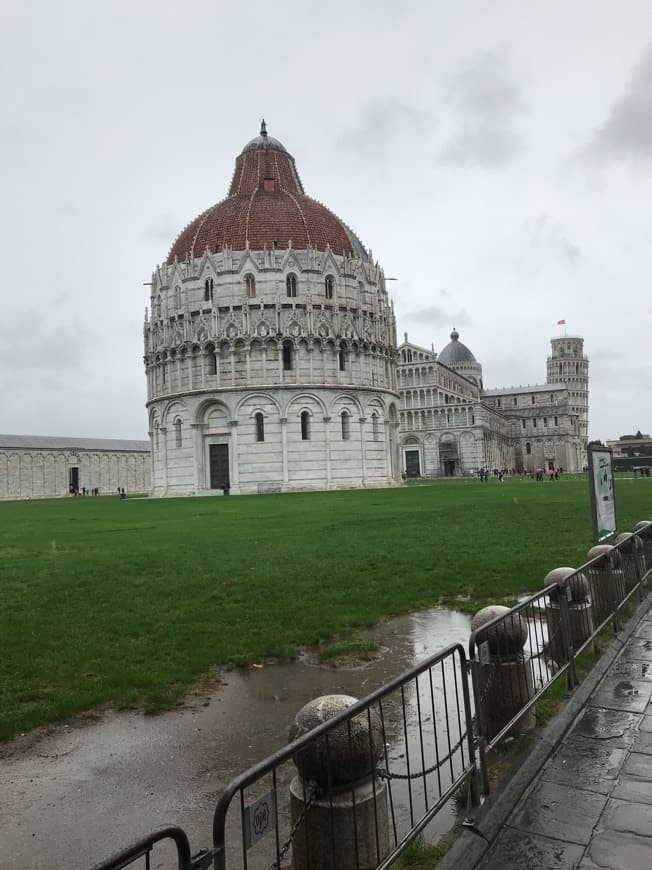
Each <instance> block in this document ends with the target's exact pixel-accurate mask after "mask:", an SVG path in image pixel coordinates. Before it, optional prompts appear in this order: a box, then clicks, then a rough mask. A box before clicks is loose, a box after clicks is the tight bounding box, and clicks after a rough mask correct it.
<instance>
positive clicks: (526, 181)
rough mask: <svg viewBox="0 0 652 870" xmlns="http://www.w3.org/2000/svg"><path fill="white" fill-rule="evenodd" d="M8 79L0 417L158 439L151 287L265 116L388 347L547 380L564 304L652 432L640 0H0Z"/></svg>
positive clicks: (597, 386) (632, 417)
mask: <svg viewBox="0 0 652 870" xmlns="http://www.w3.org/2000/svg"><path fill="white" fill-rule="evenodd" d="M0 96H1V100H0V105H1V106H2V110H1V112H0V143H1V153H2V160H1V161H0V233H1V234H0V238H1V239H2V247H1V250H2V263H3V269H2V279H1V280H2V302H3V311H2V318H1V319H0V391H1V393H2V403H1V405H0V432H6V433H21V434H41V435H77V436H98V437H100V436H104V437H130V438H143V437H146V429H147V424H146V414H145V407H144V405H145V376H144V370H143V364H142V355H143V347H142V321H143V314H144V309H145V306H146V305H147V304H148V288H147V287H146V286H144V285H143V282H147V281H149V280H150V275H151V272H152V270H153V268H154V266H155V265H156V264H157V263H159V262H162V261H164V260H165V258H166V256H167V252H168V250H169V248H170V246H171V244H172V242H173V240H174V238H175V236H176V235H177V234H178V233H179V232H180V231H181V229H182V228H183V227H184V226H185V225H186V224H187V223H188V222H189V221H190V220H191V219H192V218H193V217H195V215H197V214H198V213H199V212H201V211H203V210H204V209H205V208H206V207H207V206H209V205H211V204H212V203H214V202H217V201H218V200H220V199H222V197H223V196H224V195H225V193H226V191H227V188H228V185H229V182H230V179H231V174H232V171H233V166H234V161H235V157H236V155H237V154H238V153H239V152H240V150H241V149H242V147H243V146H244V144H245V143H246V142H247V141H248V140H249V139H251V138H252V137H253V136H255V135H257V133H258V128H259V125H260V119H261V117H265V119H266V121H267V125H268V129H269V132H270V135H272V136H274V137H276V138H278V139H280V141H281V142H283V144H284V145H285V146H286V148H287V149H288V150H289V151H290V153H291V154H293V155H294V157H295V159H296V162H297V167H298V169H299V173H300V175H301V178H302V180H303V183H304V186H305V188H306V192H307V193H308V194H310V195H311V196H313V197H315V198H316V199H319V200H321V201H322V202H324V203H325V204H327V205H328V206H329V207H330V208H331V209H332V210H333V211H335V212H336V213H337V214H338V215H339V216H340V217H341V218H343V219H344V220H345V221H346V222H347V223H348V224H349V225H350V226H351V227H352V228H353V229H354V230H355V231H356V232H357V234H358V235H359V236H360V238H361V239H362V241H363V242H364V244H365V245H367V246H368V247H370V248H371V249H372V250H373V253H374V256H375V257H377V258H378V259H379V261H380V262H381V264H382V265H383V267H384V269H385V273H386V275H388V276H391V277H395V278H397V279H398V280H397V281H394V282H392V283H391V284H390V285H389V287H390V291H391V293H392V294H393V297H394V301H395V307H396V313H397V317H398V330H399V340H400V339H401V338H402V334H403V332H408V333H409V337H410V340H412V341H415V342H417V343H418V344H422V345H424V346H427V347H430V345H431V344H434V347H435V350H440V349H441V348H442V347H443V346H444V345H445V344H446V343H447V342H448V335H449V333H450V331H451V328H452V327H453V326H456V327H457V328H458V330H459V332H460V337H461V340H462V341H463V342H464V343H465V344H467V345H468V346H469V347H470V348H471V350H472V351H473V352H474V354H475V356H476V358H477V359H478V360H479V361H480V362H481V363H482V365H483V371H484V382H485V385H486V386H487V387H498V386H510V385H512V384H528V383H542V382H545V376H546V365H545V363H546V356H547V355H548V353H549V350H550V344H549V340H550V337H551V336H553V335H558V334H560V328H559V327H557V326H556V323H557V321H558V320H561V319H565V320H566V323H567V329H568V333H569V334H579V335H582V336H584V339H585V351H586V353H587V354H588V356H589V358H590V361H591V363H590V377H591V381H590V397H589V401H590V436H591V437H594V438H596V437H597V438H602V439H605V438H613V437H618V436H619V435H621V434H623V433H629V432H634V431H636V430H637V429H639V428H640V429H641V430H643V431H644V432H651V431H652V400H651V389H650V385H651V384H652V316H651V315H652V301H651V300H652V295H651V292H650V291H651V276H652V242H651V231H652V214H651V212H652V3H650V2H649V0H620V2H616V0H613V2H609V0H572V2H568V0H546V2H539V0H528V2H523V0H513V2H509V0H487V2H482V3H479V2H477V0H457V2H455V3H454V4H453V3H451V2H448V0H446V2H445V0H423V2H409V0H404V2H403V3H397V2H392V3H389V2H384V0H373V2H367V0H364V2H351V0H347V2H341V0H331V2H329V3H326V4H324V3H320V4H311V3H309V2H308V3H307V2H305V0H304V2H289V0H287V2H286V0H276V2H275V3H269V2H257V0H249V2H248V3H247V4H244V5H243V4H236V3H232V2H229V3H224V2H218V0H213V2H204V0H185V2H183V3H182V2H180V0H176V2H168V0H156V2H153V0H152V2H139V0H129V2H122V0H110V2H107V3H97V2H89V0H59V2H57V3H54V2H51V0H44V2H34V0H0Z"/></svg>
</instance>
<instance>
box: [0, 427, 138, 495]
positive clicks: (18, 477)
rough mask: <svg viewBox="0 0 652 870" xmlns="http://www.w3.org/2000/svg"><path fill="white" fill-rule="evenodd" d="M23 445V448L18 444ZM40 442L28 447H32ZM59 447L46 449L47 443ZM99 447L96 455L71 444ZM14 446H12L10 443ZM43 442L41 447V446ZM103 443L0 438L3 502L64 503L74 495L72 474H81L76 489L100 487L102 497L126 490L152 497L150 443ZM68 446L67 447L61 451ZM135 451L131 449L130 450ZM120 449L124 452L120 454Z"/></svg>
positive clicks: (0, 492) (0, 475)
mask: <svg viewBox="0 0 652 870" xmlns="http://www.w3.org/2000/svg"><path fill="white" fill-rule="evenodd" d="M18 441H22V442H23V443H22V444H21V445H20V446H19V445H18V444H16V442H18ZM31 441H33V442H37V443H35V444H33V445H30V442H31ZM48 441H54V442H58V443H59V444H60V445H61V446H57V447H54V446H48V445H47V443H42V442H48ZM93 441H96V442H97V443H98V445H102V446H101V447H98V448H96V449H91V448H90V447H89V446H86V447H80V446H78V445H76V444H74V443H73V442H83V443H86V444H88V443H89V442H93ZM12 442H13V443H12ZM38 442H41V443H38ZM111 443H112V442H111V441H106V440H101V439H55V438H52V439H48V438H34V439H30V438H29V436H13V437H8V436H0V500H9V499H30V498H61V497H63V496H66V495H69V494H70V484H71V480H72V473H73V472H72V469H75V468H76V469H78V472H77V481H78V484H77V485H78V487H79V489H80V490H81V488H82V487H86V488H87V489H93V488H95V487H99V489H100V493H101V494H106V493H111V492H115V491H116V490H117V488H118V487H119V486H120V487H124V488H125V490H126V491H127V492H149V490H150V486H151V460H150V452H149V444H148V442H146V441H144V442H121V441H116V442H113V443H115V444H116V448H114V449H110V448H107V446H106V445H107V444H109V445H110V444H111ZM64 444H67V445H68V446H67V447H65V446H63V445H64ZM128 444H130V445H137V446H134V447H132V448H129V447H127V446H126V445H128ZM117 445H120V446H122V448H123V449H120V448H119V447H118V446H117Z"/></svg>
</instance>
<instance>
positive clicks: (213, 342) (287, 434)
mask: <svg viewBox="0 0 652 870" xmlns="http://www.w3.org/2000/svg"><path fill="white" fill-rule="evenodd" d="M144 343H145V358H144V359H145V369H146V374H147V407H148V414H149V430H150V438H151V444H152V491H153V494H154V495H159V496H162V495H190V494H210V493H216V494H221V493H225V492H226V493H232V494H238V493H257V492H284V491H292V490H308V489H336V488H340V487H342V488H343V487H364V486H383V485H389V484H393V483H395V482H396V481H397V480H400V472H401V468H400V464H399V458H398V450H399V446H398V422H399V415H398V393H397V382H396V322H395V318H394V312H393V307H392V304H391V302H390V300H389V298H388V294H387V290H386V286H385V277H384V273H383V270H382V269H381V267H380V266H379V264H378V262H376V261H375V260H374V258H373V257H372V255H371V252H370V251H367V250H366V249H365V247H364V246H363V245H362V243H361V242H360V240H359V239H358V238H357V237H356V235H355V234H354V233H353V232H352V231H351V229H350V228H349V227H348V226H347V225H346V224H345V223H344V222H343V221H342V220H340V219H339V218H338V217H337V216H336V215H335V214H334V213H333V212H332V211H330V210H329V209H328V208H326V207H325V206H324V205H322V204H321V203H319V202H317V201H316V200H314V199H312V198H311V197H309V196H307V195H306V193H305V191H304V188H303V184H302V183H301V179H300V177H299V174H298V172H297V168H296V165H295V161H294V158H293V157H292V156H291V155H290V154H289V152H288V151H287V150H286V148H285V147H284V146H283V145H282V144H281V143H280V142H279V141H278V140H277V139H274V138H272V137H271V136H269V135H268V133H267V130H266V127H265V124H264V122H263V125H262V127H261V130H260V135H259V136H257V137H256V138H254V139H252V140H251V142H249V143H248V144H247V145H245V147H244V148H243V150H242V152H241V153H240V155H239V156H238V157H237V158H236V162H235V171H234V173H233V178H232V181H231V186H230V188H229V191H228V194H227V196H226V198H224V199H222V200H221V201H220V202H218V203H217V204H216V205H212V206H210V208H208V209H206V211H204V212H203V213H202V214H200V215H199V216H198V217H196V218H195V219H194V220H193V221H192V222H191V223H190V224H188V226H187V227H186V228H185V229H184V230H183V231H182V232H181V233H180V234H179V236H178V237H177V239H176V241H175V242H174V243H173V245H172V248H171V250H170V252H169V255H168V257H167V259H166V261H165V263H163V264H162V265H159V266H157V267H156V269H155V270H154V273H153V274H152V278H151V297H150V309H149V311H148V312H146V314H145V327H144Z"/></svg>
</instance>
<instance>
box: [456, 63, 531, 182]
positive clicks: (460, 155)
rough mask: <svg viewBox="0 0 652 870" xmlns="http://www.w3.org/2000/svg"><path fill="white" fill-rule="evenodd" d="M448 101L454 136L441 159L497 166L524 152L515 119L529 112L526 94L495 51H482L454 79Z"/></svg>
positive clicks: (457, 162)
mask: <svg viewBox="0 0 652 870" xmlns="http://www.w3.org/2000/svg"><path fill="white" fill-rule="evenodd" d="M445 103H446V105H447V107H448V110H449V113H450V118H451V122H452V130H453V132H452V135H451V136H450V138H449V139H448V142H447V143H446V145H445V146H444V147H443V148H442V150H441V151H440V154H439V159H440V160H441V162H442V163H447V164H453V165H460V166H486V167H499V166H504V165H506V164H508V163H511V162H512V161H513V160H515V159H516V158H517V157H518V155H519V154H520V153H521V152H522V150H523V141H522V137H521V134H520V132H519V131H518V130H517V129H516V127H515V126H514V124H515V121H516V120H517V119H518V118H519V117H520V116H521V115H523V114H525V113H526V112H527V103H526V101H525V98H524V96H523V92H522V90H521V88H520V86H519V85H518V83H517V82H516V81H515V80H514V78H513V77H512V76H511V74H510V70H509V69H508V67H507V65H506V64H505V62H504V61H503V60H502V59H501V58H499V57H498V56H497V55H495V54H492V53H484V54H481V55H480V56H479V57H477V58H476V59H475V60H474V61H472V62H471V63H469V64H468V65H467V66H466V67H465V68H464V69H462V70H461V71H460V72H459V73H458V74H457V76H455V78H454V79H453V80H452V82H451V83H450V86H449V88H448V92H447V94H446V98H445Z"/></svg>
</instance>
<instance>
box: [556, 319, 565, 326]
mask: <svg viewBox="0 0 652 870" xmlns="http://www.w3.org/2000/svg"><path fill="white" fill-rule="evenodd" d="M557 326H566V321H565V320H558V321H557Z"/></svg>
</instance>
